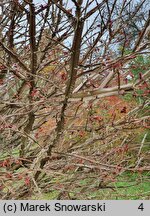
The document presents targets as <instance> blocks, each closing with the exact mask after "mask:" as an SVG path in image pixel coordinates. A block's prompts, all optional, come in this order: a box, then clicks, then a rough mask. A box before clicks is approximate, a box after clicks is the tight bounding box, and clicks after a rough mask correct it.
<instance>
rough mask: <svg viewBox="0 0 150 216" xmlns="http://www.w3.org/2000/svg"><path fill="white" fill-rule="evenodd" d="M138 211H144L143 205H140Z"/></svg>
mask: <svg viewBox="0 0 150 216" xmlns="http://www.w3.org/2000/svg"><path fill="white" fill-rule="evenodd" d="M138 209H139V210H141V211H143V210H144V206H143V203H141V204H140V205H139V207H138Z"/></svg>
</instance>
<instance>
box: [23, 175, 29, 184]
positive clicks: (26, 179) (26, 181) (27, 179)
mask: <svg viewBox="0 0 150 216" xmlns="http://www.w3.org/2000/svg"><path fill="white" fill-rule="evenodd" d="M24 182H25V185H27V186H28V185H29V184H30V177H29V176H27V177H25V181H24Z"/></svg>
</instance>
